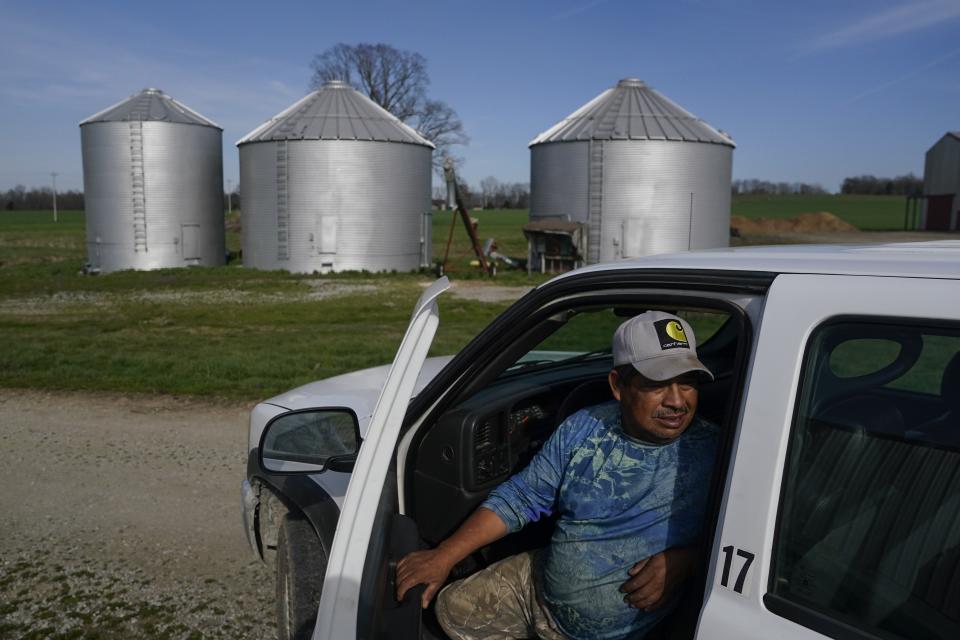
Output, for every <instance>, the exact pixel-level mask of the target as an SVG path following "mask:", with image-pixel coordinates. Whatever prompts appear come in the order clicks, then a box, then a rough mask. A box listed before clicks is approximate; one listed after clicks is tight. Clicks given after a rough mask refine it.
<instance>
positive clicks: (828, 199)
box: [731, 195, 905, 231]
mask: <svg viewBox="0 0 960 640" xmlns="http://www.w3.org/2000/svg"><path fill="white" fill-rule="evenodd" d="M904 204H905V202H904V198H903V197H902V196H846V195H836V196H831V195H827V196H737V197H735V198H734V199H733V203H732V206H731V209H732V211H731V213H732V214H733V215H740V216H744V217H746V218H792V217H793V216H796V215H799V214H801V213H816V212H818V211H827V212H830V213H832V214H834V215H835V216H837V217H839V218H841V219H843V220H845V221H847V222H849V223H850V224H852V225H853V226H855V227H857V228H858V229H860V230H861V231H895V230H902V229H903V212H904Z"/></svg>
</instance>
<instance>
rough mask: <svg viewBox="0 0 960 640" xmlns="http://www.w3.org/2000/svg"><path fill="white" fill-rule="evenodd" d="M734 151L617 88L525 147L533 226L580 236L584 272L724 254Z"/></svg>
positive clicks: (661, 102) (649, 98) (635, 86)
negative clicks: (548, 223) (655, 257)
mask: <svg viewBox="0 0 960 640" xmlns="http://www.w3.org/2000/svg"><path fill="white" fill-rule="evenodd" d="M734 146H735V145H734V143H733V140H732V139H731V138H730V137H729V136H728V135H726V134H725V133H723V132H721V131H718V130H717V129H714V128H713V127H711V126H710V125H708V124H707V123H705V122H703V121H702V120H700V119H699V118H697V117H696V116H694V115H692V114H690V113H689V112H687V111H686V110H684V109H683V108H681V107H680V106H679V105H677V104H675V103H673V102H671V101H670V100H668V99H667V98H666V97H664V96H663V95H661V94H660V93H658V92H656V91H654V90H653V89H651V88H650V87H648V86H647V85H646V84H644V83H643V82H641V81H640V80H637V79H635V78H628V79H626V80H621V81H620V82H619V83H617V85H616V86H615V87H612V88H610V89H607V90H606V91H604V92H603V93H601V94H600V95H599V96H597V97H596V98H594V99H593V100H591V101H590V102H588V103H587V104H585V105H584V106H583V107H581V108H580V109H578V110H577V111H575V112H574V113H572V114H571V115H569V116H568V117H566V118H564V119H563V120H562V121H560V122H559V123H557V124H556V125H554V126H553V127H551V128H550V129H548V130H547V131H545V132H543V133H541V134H540V135H539V136H537V137H536V138H535V139H534V140H533V141H531V142H530V190H531V193H530V220H531V222H535V221H537V220H545V219H562V220H567V221H570V222H579V223H582V224H583V225H585V226H587V227H588V233H587V234H586V236H587V247H585V248H584V247H581V248H580V249H581V251H582V252H583V253H584V255H586V256H587V261H588V262H590V263H594V262H607V261H610V260H616V259H619V258H632V257H637V256H643V255H649V254H654V253H666V252H671V251H684V250H687V249H703V248H709V247H721V246H727V244H728V243H729V234H730V179H731V171H732V164H733V148H734ZM542 258H543V257H542V256H533V255H531V256H530V264H538V263H540V262H541V259H542Z"/></svg>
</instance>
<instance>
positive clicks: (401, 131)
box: [237, 80, 434, 148]
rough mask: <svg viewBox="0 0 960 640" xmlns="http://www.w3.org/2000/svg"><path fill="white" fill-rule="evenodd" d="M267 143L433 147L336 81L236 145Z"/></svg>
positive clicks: (398, 120)
mask: <svg viewBox="0 0 960 640" xmlns="http://www.w3.org/2000/svg"><path fill="white" fill-rule="evenodd" d="M270 140H373V141H378V142H406V143H408V144H419V145H423V146H427V147H430V148H434V145H433V143H432V142H430V141H429V140H427V139H426V138H424V137H423V136H421V135H420V134H419V133H417V131H416V130H415V129H414V128H413V127H410V126H409V125H406V124H404V123H403V122H401V121H400V119H399V118H397V117H396V116H394V115H393V114H391V113H390V112H389V111H387V110H386V109H384V108H383V107H381V106H380V105H378V104H377V103H375V102H374V101H373V100H371V99H370V98H368V97H366V96H365V95H363V94H362V93H360V92H359V91H357V90H356V89H354V88H353V87H351V86H350V85H349V84H347V83H346V82H342V81H339V80H331V81H330V82H327V83H326V84H325V85H323V86H322V87H321V88H320V89H318V90H317V91H314V92H313V93H310V94H309V95H307V96H306V97H304V98H303V99H301V100H299V101H297V102H295V103H294V104H293V105H292V106H290V107H288V108H287V109H285V110H284V111H281V112H280V113H279V114H277V115H276V116H274V117H273V118H271V119H270V120H268V121H267V122H264V123H263V124H262V125H260V126H259V127H257V128H256V129H254V130H253V131H251V132H250V133H248V134H247V135H245V136H244V137H242V138H240V140H238V141H237V146H239V145H242V144H246V143H249V142H265V141H270Z"/></svg>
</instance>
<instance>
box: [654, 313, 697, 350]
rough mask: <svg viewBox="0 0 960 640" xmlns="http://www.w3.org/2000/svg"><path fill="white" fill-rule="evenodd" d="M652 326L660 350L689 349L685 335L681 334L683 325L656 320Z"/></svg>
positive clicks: (672, 321) (674, 321) (671, 321)
mask: <svg viewBox="0 0 960 640" xmlns="http://www.w3.org/2000/svg"><path fill="white" fill-rule="evenodd" d="M653 326H654V328H655V329H656V330H657V337H658V338H660V348H661V349H663V350H667V349H680V348H683V349H689V348H690V343H689V342H688V341H687V334H686V333H684V332H683V325H681V324H680V323H679V322H677V321H676V320H657V321H656V322H654V323H653Z"/></svg>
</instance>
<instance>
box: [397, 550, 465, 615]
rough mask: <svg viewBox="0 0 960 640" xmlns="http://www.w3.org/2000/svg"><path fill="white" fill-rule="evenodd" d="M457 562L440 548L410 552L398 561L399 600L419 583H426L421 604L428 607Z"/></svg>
mask: <svg viewBox="0 0 960 640" xmlns="http://www.w3.org/2000/svg"><path fill="white" fill-rule="evenodd" d="M455 564H456V561H452V562H451V560H450V558H449V556H448V554H447V553H445V552H444V551H442V550H441V549H439V548H438V549H430V550H429V551H414V552H413V553H408V554H407V555H405V556H404V557H403V558H402V559H401V560H400V562H398V563H397V601H398V602H399V601H401V600H403V596H405V595H406V594H407V591H409V590H410V589H412V588H414V587H415V586H417V585H418V584H425V585H427V588H426V590H425V591H424V592H423V597H422V598H421V599H420V606H421V607H423V608H424V609H426V608H427V606H428V605H429V604H430V601H431V600H433V596H434V595H436V593H437V591H438V590H439V589H440V587H441V585H443V583H444V581H445V580H446V579H447V576H448V575H450V570H451V569H453V565H455Z"/></svg>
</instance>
